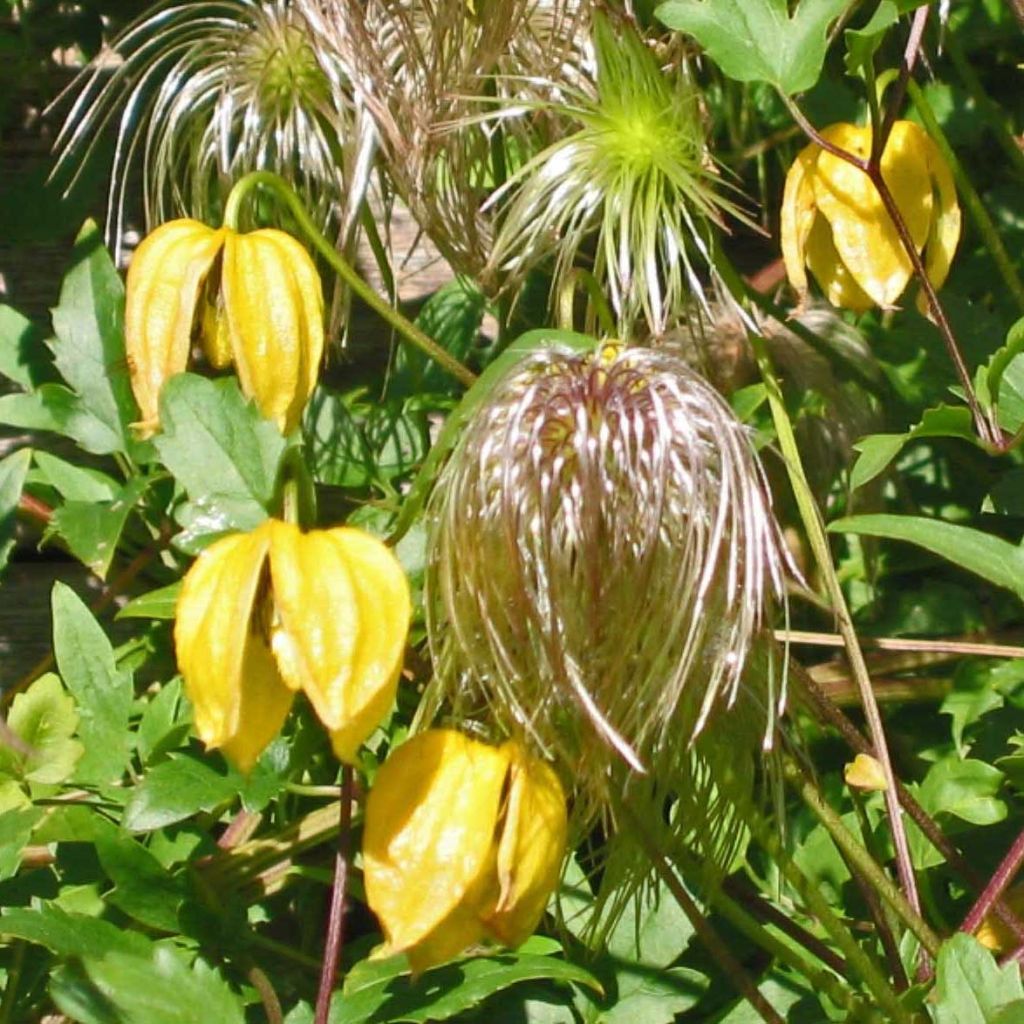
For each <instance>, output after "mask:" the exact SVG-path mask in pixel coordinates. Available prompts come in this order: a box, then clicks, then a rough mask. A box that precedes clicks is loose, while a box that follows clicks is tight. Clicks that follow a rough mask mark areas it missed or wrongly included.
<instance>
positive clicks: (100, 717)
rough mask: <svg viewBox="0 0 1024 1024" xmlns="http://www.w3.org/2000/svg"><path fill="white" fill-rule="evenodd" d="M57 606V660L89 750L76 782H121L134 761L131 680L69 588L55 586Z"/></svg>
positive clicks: (54, 622)
mask: <svg viewBox="0 0 1024 1024" xmlns="http://www.w3.org/2000/svg"><path fill="white" fill-rule="evenodd" d="M51 601H52V605H53V650H54V656H55V657H56V661H57V668H58V670H59V671H60V674H61V677H62V678H63V680H64V684H65V685H66V686H67V688H68V689H69V690H70V691H71V694H72V696H74V698H75V700H76V701H77V703H78V714H79V726H78V736H79V739H81V741H82V743H83V744H84V745H85V754H84V755H83V757H82V759H81V761H79V763H78V768H77V771H76V772H75V778H76V779H78V781H80V782H94V783H108V782H115V781H117V780H118V779H120V778H121V775H122V774H123V772H124V768H125V765H126V764H127V763H128V758H129V755H130V749H129V738H130V737H129V733H128V716H129V714H130V712H131V706H132V697H133V692H132V680H131V677H130V676H129V675H126V674H125V673H123V672H120V671H118V669H117V666H116V665H115V663H114V651H113V648H112V647H111V646H110V641H109V640H108V639H107V636H106V634H105V633H104V632H103V629H102V628H101V627H100V624H99V623H98V622H97V621H96V620H95V618H93V615H92V612H90V611H89V609H88V608H86V606H85V605H84V604H83V603H82V600H81V598H80V597H79V596H78V595H77V594H76V593H75V592H74V591H73V590H72V589H71V588H70V587H69V586H67V585H66V584H64V583H60V582H57V583H55V584H54V585H53V594H52V596H51Z"/></svg>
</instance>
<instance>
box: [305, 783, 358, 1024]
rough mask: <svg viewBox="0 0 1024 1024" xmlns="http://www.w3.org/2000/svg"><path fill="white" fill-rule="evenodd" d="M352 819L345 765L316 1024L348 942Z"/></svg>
mask: <svg viewBox="0 0 1024 1024" xmlns="http://www.w3.org/2000/svg"><path fill="white" fill-rule="evenodd" d="M351 821H352V768H351V767H350V766H349V765H347V764H346V765H342V768H341V819H340V823H339V828H338V845H337V848H336V850H335V855H334V884H333V885H332V886H331V906H330V910H329V912H328V918H327V938H326V940H325V942H324V959H323V965H322V967H321V970H320V990H319V991H318V992H317V996H316V1016H315V1018H314V1024H327V1021H328V1017H329V1015H330V1010H331V994H332V993H333V992H334V984H335V981H336V980H337V977H338V960H339V959H340V957H341V950H342V947H343V945H344V942H345V888H346V886H347V885H348V863H349V838H350V836H349V825H350V824H351Z"/></svg>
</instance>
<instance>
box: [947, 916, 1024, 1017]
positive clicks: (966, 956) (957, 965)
mask: <svg viewBox="0 0 1024 1024" xmlns="http://www.w3.org/2000/svg"><path fill="white" fill-rule="evenodd" d="M1022 997H1024V988H1022V986H1021V978H1020V967H1019V966H1018V965H1017V964H1016V963H1009V964H1007V965H1006V966H1005V967H999V966H998V965H997V964H996V962H995V959H994V958H993V956H992V954H991V953H990V952H989V951H988V950H987V949H985V948H984V946H982V945H981V943H980V942H978V940H977V939H975V938H974V937H973V936H971V935H964V934H963V933H962V932H958V933H957V934H956V935H954V936H953V937H952V938H951V939H948V940H947V941H946V942H944V943H943V944H942V948H941V949H940V950H939V959H938V961H937V963H936V965H935V994H934V996H933V1001H932V1003H931V1011H932V1016H933V1018H934V1019H935V1024H997V1021H998V1020H999V1017H1000V1016H1001V1015H1002V1014H1003V1012H1004V1010H1006V1009H1007V1008H1008V1005H1009V1004H1012V1003H1013V1002H1016V1001H1019V1000H1020V999H1021V998H1022ZM1004 1019H1005V1018H1004Z"/></svg>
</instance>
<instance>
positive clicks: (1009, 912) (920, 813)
mask: <svg viewBox="0 0 1024 1024" xmlns="http://www.w3.org/2000/svg"><path fill="white" fill-rule="evenodd" d="M790 666H791V667H792V668H793V669H794V678H795V680H796V682H797V684H798V689H797V693H798V695H799V696H800V697H802V698H803V699H804V700H805V701H806V703H807V705H808V706H809V707H810V709H811V711H813V712H814V713H815V714H817V715H818V716H819V717H820V718H821V719H822V720H823V721H825V722H828V724H829V725H831V726H832V727H833V728H834V729H835V730H836V731H837V732H838V733H839V734H840V735H841V736H842V737H843V739H844V740H846V742H847V744H848V745H849V746H850V749H851V750H853V751H854V752H856V753H858V754H869V755H871V756H874V750H873V749H872V746H871V744H870V743H868V741H867V740H866V739H865V738H864V737H863V736H862V735H861V733H860V730H859V729H858V728H857V727H856V726H855V725H854V724H853V722H851V721H850V719H849V718H847V717H846V715H845V714H844V713H843V711H842V710H841V709H840V708H838V707H836V705H835V704H833V703H832V701H830V700H829V698H828V697H827V696H826V695H825V693H824V692H823V691H822V690H821V688H820V687H819V686H818V685H817V684H816V683H815V682H814V680H813V679H812V678H811V677H810V676H808V674H807V672H806V671H805V670H804V669H803V668H802V667H801V666H800V665H799V664H798V663H797V662H795V661H793V660H791V661H790ZM896 795H897V797H898V798H899V802H900V805H901V806H902V807H903V809H904V810H905V811H906V812H907V815H908V816H909V817H910V820H911V821H913V822H914V824H915V825H917V827H918V828H919V829H920V830H921V832H922V833H923V834H924V837H925V838H926V839H927V840H928V841H929V842H930V843H931V844H932V846H934V847H935V849H936V850H938V851H939V853H941V854H942V856H943V857H944V858H945V860H946V863H947V864H949V866H950V867H952V868H953V869H954V870H955V871H958V872H959V873H960V875H961V877H962V878H963V879H964V881H966V882H967V883H968V884H969V885H971V886H973V887H974V888H975V889H977V890H979V891H981V890H982V889H984V888H985V885H986V884H987V880H986V879H985V878H984V877H983V876H982V875H981V874H980V872H978V871H976V870H975V868H974V867H973V866H972V865H971V863H970V862H969V861H968V860H967V859H966V858H965V857H964V856H963V854H961V853H960V851H959V850H958V849H957V848H956V847H955V846H954V845H953V844H952V843H951V842H950V841H949V840H948V839H947V838H946V836H945V835H944V834H943V832H942V830H941V829H940V828H939V826H938V825H937V824H936V823H935V821H934V820H933V819H932V818H931V817H930V816H929V814H928V812H927V811H926V810H925V809H924V808H923V807H922V806H921V805H920V804H919V803H918V802H917V800H916V799H915V798H914V797H913V795H912V794H911V793H910V791H909V790H908V789H907V788H906V787H905V786H904V785H903V783H901V782H899V781H898V780H897V782H896ZM992 912H993V913H994V914H995V915H996V916H997V917H998V918H999V920H1000V921H1001V922H1002V923H1003V924H1004V925H1006V927H1007V928H1008V929H1009V930H1010V932H1011V933H1012V934H1013V936H1014V938H1016V939H1017V940H1018V941H1019V942H1020V943H1022V944H1024V921H1022V920H1021V919H1020V917H1018V916H1017V914H1016V913H1014V911H1013V909H1012V908H1011V907H1010V906H1009V905H1008V904H1007V903H1006V901H1005V900H1003V899H1002V898H1000V899H998V900H996V901H995V902H994V903H993V905H992Z"/></svg>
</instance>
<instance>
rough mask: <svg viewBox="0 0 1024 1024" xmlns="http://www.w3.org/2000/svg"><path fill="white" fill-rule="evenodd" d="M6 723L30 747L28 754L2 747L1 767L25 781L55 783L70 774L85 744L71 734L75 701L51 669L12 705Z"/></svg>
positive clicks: (62, 780)
mask: <svg viewBox="0 0 1024 1024" xmlns="http://www.w3.org/2000/svg"><path fill="white" fill-rule="evenodd" d="M7 724H8V726H10V728H11V730H12V731H13V732H15V733H16V734H17V735H18V736H19V737H20V738H21V739H22V740H23V741H24V742H25V744H26V746H27V747H28V748H29V751H28V753H27V754H24V755H20V754H19V753H18V752H17V751H15V750H12V749H10V748H9V747H5V748H2V749H0V769H2V770H4V771H8V772H10V773H11V774H16V775H17V776H18V777H19V778H22V779H24V780H25V781H26V782H39V783H44V784H56V783H60V782H64V781H65V780H66V779H68V778H70V777H71V774H72V772H73V771H74V768H75V765H76V764H77V763H78V760H79V758H81V756H82V752H83V748H82V744H81V743H79V742H78V741H77V740H74V739H72V738H71V737H72V736H74V734H75V729H76V728H77V726H78V712H77V711H76V710H75V702H74V700H73V699H72V698H71V697H70V696H69V695H68V694H67V693H65V692H64V687H63V686H61V682H60V679H59V678H58V677H57V676H55V675H54V674H53V673H52V672H48V673H47V674H46V675H44V676H40V677H39V678H38V679H37V680H36V681H35V682H34V683H33V684H32V685H31V686H30V687H29V688H28V689H27V690H26V691H25V692H24V693H19V694H18V696H17V697H15V698H14V702H13V704H12V705H11V713H10V715H9V716H8V719H7Z"/></svg>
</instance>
